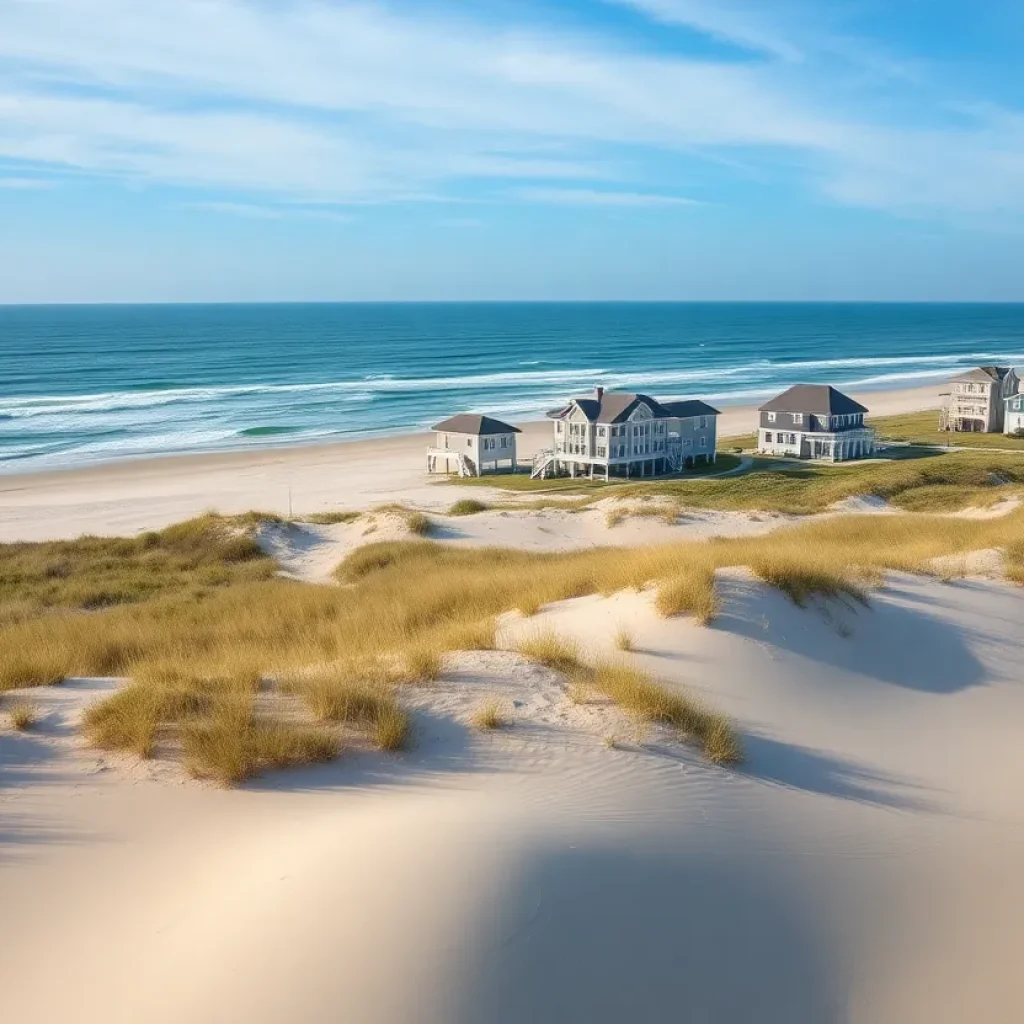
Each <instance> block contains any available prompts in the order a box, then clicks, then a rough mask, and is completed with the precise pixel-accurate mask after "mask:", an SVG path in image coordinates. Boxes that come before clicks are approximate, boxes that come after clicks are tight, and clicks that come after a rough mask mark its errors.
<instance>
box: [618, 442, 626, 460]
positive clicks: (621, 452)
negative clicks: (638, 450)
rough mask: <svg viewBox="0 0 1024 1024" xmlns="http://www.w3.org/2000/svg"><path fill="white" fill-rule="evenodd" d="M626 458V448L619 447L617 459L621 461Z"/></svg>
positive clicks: (622, 445)
mask: <svg viewBox="0 0 1024 1024" xmlns="http://www.w3.org/2000/svg"><path fill="white" fill-rule="evenodd" d="M625 457H626V446H625V445H624V444H620V445H619V458H620V459H623V458H625Z"/></svg>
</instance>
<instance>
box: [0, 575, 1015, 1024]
mask: <svg viewBox="0 0 1024 1024" xmlns="http://www.w3.org/2000/svg"><path fill="white" fill-rule="evenodd" d="M721 589H722V597H723V613H722V615H721V617H720V618H719V619H718V620H717V621H716V622H715V623H714V625H713V626H712V627H710V628H706V629H702V628H700V627H697V626H695V625H693V624H692V623H690V622H689V621H686V620H663V619H660V618H658V617H657V616H656V615H655V613H654V611H653V608H652V606H651V595H650V594H647V593H641V594H620V595H617V596H615V597H612V598H584V599H580V600H576V601H569V602H564V603H562V604H559V605H555V606H552V607H550V608H547V609H544V610H543V611H542V612H541V613H540V614H539V615H538V616H536V617H534V618H531V619H522V618H520V617H518V616H514V615H513V616H509V617H507V618H506V620H505V621H504V623H503V627H502V633H503V637H504V639H505V641H506V642H509V643H511V642H513V641H514V639H515V637H516V636H518V635H521V634H522V633H524V632H529V631H532V630H536V629H538V628H547V627H553V628H556V629H558V630H559V631H562V632H564V633H567V634H569V635H573V636H576V637H578V638H579V639H580V640H581V641H583V642H584V643H585V644H586V645H587V648H588V649H589V650H591V651H593V652H595V653H611V645H610V641H609V637H610V636H611V635H612V633H613V632H614V630H615V629H616V628H617V627H618V626H620V625H623V626H627V627H628V628H629V630H630V631H631V632H632V634H633V635H634V637H635V640H636V645H637V649H638V653H637V654H635V655H633V656H632V657H635V658H636V659H637V660H638V661H639V662H640V663H641V664H643V665H644V666H645V667H646V668H648V669H649V670H650V671H652V672H653V673H654V674H655V675H656V676H658V678H660V679H661V680H663V681H664V682H665V683H666V684H669V685H686V686H688V687H690V688H691V689H692V690H694V691H696V692H698V693H700V694H703V695H705V696H706V697H707V699H708V700H709V701H711V702H713V703H714V704H715V705H716V706H718V707H720V708H721V709H722V710H724V711H726V712H728V713H729V714H731V715H732V716H733V717H734V718H735V720H736V721H737V723H738V725H739V727H740V728H741V730H742V731H743V733H744V736H745V743H746V746H747V750H748V754H749V762H748V764H747V765H746V766H745V767H744V768H743V769H742V770H741V771H738V772H736V771H726V770H723V769H718V768H714V767H709V766H708V765H707V764H706V763H704V762H703V761H702V760H701V759H700V758H699V756H698V755H697V754H696V753H695V752H693V751H692V750H691V749H690V748H688V747H686V746H683V745H680V744H678V743H677V742H675V741H674V740H672V739H671V738H669V737H668V736H666V735H663V734H661V733H659V732H658V731H656V730H648V731H647V732H646V733H641V732H638V731H637V730H636V727H635V726H633V725H632V724H631V723H629V722H627V721H626V720H624V719H623V718H621V716H620V715H619V713H618V712H617V711H616V710H615V709H614V708H608V707H606V706H604V705H601V704H594V705H583V706H578V705H572V704H571V703H570V702H568V700H567V699H566V697H565V694H564V689H563V687H562V684H561V682H560V680H559V679H558V677H557V676H555V675H553V674H552V673H550V672H548V671H547V670H544V669H541V668H538V667H535V666H531V665H528V664H526V663H524V662H523V661H522V660H521V659H520V658H519V657H518V656H517V655H513V654H507V653H502V652H495V653H489V654H475V655H460V656H457V657H455V658H453V659H452V661H451V662H450V664H449V665H448V668H447V669H446V672H445V677H444V679H442V681H441V682H440V683H439V684H438V685H437V687H436V689H430V690H417V691H414V692H412V693H410V695H409V698H408V699H409V700H410V702H411V704H412V705H413V707H414V712H415V721H416V733H417V740H418V742H417V745H416V747H415V749H414V750H412V751H410V752H409V753H407V754H405V755H402V756H400V757H388V756H383V755H371V754H360V755H352V756H349V757H347V758H343V759H342V760H340V761H339V762H337V763H335V764H331V765H327V766H323V767H321V768H317V769H310V770H303V771H298V772H288V773H283V774H280V775H275V776H273V777H270V778H267V779H264V780H262V781H260V782H258V783H255V784H251V785H248V786H245V787H242V788H240V789H238V790H233V791H224V790H218V789H215V788H211V787H208V786H204V785H199V784H196V783H191V782H190V783H187V784H186V783H183V782H182V781H181V780H180V777H177V776H174V775H173V774H171V773H166V774H161V773H160V771H159V770H158V768H157V769H154V768H150V769H147V770H146V771H132V770H126V768H125V766H124V764H122V763H120V762H115V761H112V760H109V759H108V758H106V757H105V756H102V755H97V754H96V752H94V751H89V750H87V749H86V748H84V747H82V746H81V743H80V740H78V739H77V737H76V735H75V733H74V731H73V725H74V721H75V717H76V715H77V714H79V713H80V710H81V707H82V706H83V704H84V703H85V702H86V701H87V700H88V699H90V698H91V697H92V696H94V695H95V694H96V693H97V692H99V691H100V690H102V689H103V688H105V687H109V686H111V685H114V684H113V683H111V682H109V681H108V682H100V683H95V682H76V683H71V684H67V685H65V686H64V687H58V688H54V689H52V690H47V691H45V692H42V693H39V694H35V695H33V699H36V700H37V701H39V703H40V705H41V707H42V710H43V711H44V718H43V721H42V723H41V724H40V726H39V728H38V730H37V731H34V732H31V733H28V734H24V735H21V734H14V733H12V732H10V731H3V732H0V822H2V823H0V907H2V911H3V912H2V914H0V948H2V949H3V951H4V953H3V956H2V957H0V990H2V992H3V1004H4V1009H5V1018H8V1017H9V1019H10V1020H12V1021H18V1022H26V1024H35V1022H47V1024H49V1022H52V1021H55V1020H74V1021H82V1022H84V1024H92V1022H97V1024H121V1022H129V1021H130V1022H137V1021H139V1020H146V1021H151V1022H157V1024H179V1022H186V1021H187V1022H190V1024H206V1022H210V1024H213V1022H218V1024H219V1022H223V1021H234V1020H239V1021H247V1022H251V1024H284V1022H292V1021H304V1020H346V1021H359V1022H360V1024H377V1022H380V1024H401V1022H413V1021H415V1022H418V1024H419V1022H438V1024H479V1022H481V1021H488V1022H497V1024H513V1022H516V1024H519V1022H524V1021H530V1022H542V1024H543V1022H548V1021H550V1022H555V1021H559V1022H563V1021H581V1022H582V1021H586V1022H597V1024H603V1022H617V1024H618V1022H621V1021H624V1020H631V1021H656V1020H657V1021H661V1020H669V1019H671V1020H688V1021H701V1022H704V1021H708V1022H730V1024H731V1022H734V1021H751V1020H756V1021H758V1022H779V1024H802V1022H807V1024H830V1022H836V1024H838V1022H841V1021H842V1022H846V1021H851V1022H855V1024H888V1022H893V1024H896V1022H899V1024H947V1022H948V1024H953V1022H956V1024H961V1022H963V1021H965V1020H985V1021H1006V1022H1010V1021H1013V1020H1015V1019H1016V1014H1017V1008H1018V1007H1019V1006H1020V1005H1022V1003H1024V981H1022V980H1021V977H1020V972H1019V969H1018V966H1017V965H1018V964H1019V960H1020V957H1021V955H1022V954H1024V942H1022V937H1021V935H1022V933H1021V930H1020V927H1019V920H1020V910H1021V908H1022V907H1024V880H1022V874H1021V872H1020V864H1021V863H1022V862H1024V828H1022V825H1024V814H1022V805H1021V801H1020V793H1021V792H1022V790H1024V753H1022V748H1021V744H1020V739H1019V736H1020V725H1019V723H1020V721H1021V720H1022V717H1024V675H1022V672H1021V669H1020V665H1021V659H1020V623H1021V622H1022V621H1024V591H1021V590H1019V589H1014V588H1010V587H1007V586H1004V585H1002V584H998V583H993V582H970V583H965V582H958V583H953V584H942V583H939V582H937V581H934V580H922V579H916V578H912V577H904V576H895V577H892V578H891V579H890V580H889V582H888V583H887V585H886V587H885V588H884V590H882V591H881V592H879V593H877V594H876V595H875V596H874V598H873V602H872V607H871V608H870V609H862V608H857V609H854V608H837V607H836V606H830V607H829V608H811V609H808V610H805V611H804V610H800V609H797V608H796V607H794V606H793V605H792V604H790V603H789V602H788V601H787V600H786V599H785V598H783V597H782V596H781V595H779V594H777V593H776V592H774V591H771V590H768V589H766V588H765V587H764V586H763V585H762V584H760V583H758V582H756V581H754V580H752V579H751V578H749V577H748V576H746V575H745V574H744V573H742V572H730V573H728V574H725V575H724V576H723V578H722V580H721ZM620 656H623V657H625V655H620ZM492 695H493V696H497V697H498V698H499V699H500V700H501V701H502V702H503V704H504V706H505V707H506V708H507V710H508V713H509V715H510V716H511V717H512V719H513V723H514V724H513V725H512V726H511V727H510V728H507V729H503V730H500V731H497V732H490V733H480V732H477V731H475V730H473V729H472V728H471V727H470V726H469V725H468V724H467V723H468V719H469V717H470V715H471V713H472V710H473V708H474V707H475V706H476V705H477V704H478V703H479V702H480V701H481V700H485V699H488V698H490V697H491V696H492ZM609 732H613V733H617V734H618V736H619V740H620V743H619V745H618V746H616V747H614V748H609V747H608V746H606V744H605V742H604V737H605V736H606V735H607V734H608V733H609Z"/></svg>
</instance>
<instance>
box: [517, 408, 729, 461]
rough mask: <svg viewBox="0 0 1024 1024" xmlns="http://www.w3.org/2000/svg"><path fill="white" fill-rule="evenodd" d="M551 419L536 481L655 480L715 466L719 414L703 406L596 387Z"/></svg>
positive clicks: (558, 409) (550, 413) (561, 409)
mask: <svg viewBox="0 0 1024 1024" xmlns="http://www.w3.org/2000/svg"><path fill="white" fill-rule="evenodd" d="M548 417H549V418H550V419H551V420H552V421H553V424H552V433H553V438H552V441H553V443H552V446H551V447H550V448H547V449H544V450H543V451H541V452H539V453H538V455H537V456H536V458H535V459H534V468H533V476H535V477H544V476H551V475H557V474H560V473H567V474H569V475H570V476H588V477H590V478H591V479H594V478H597V479H604V480H608V479H609V478H610V477H611V476H626V477H630V476H655V475H658V474H661V473H674V472H678V471H679V470H681V469H683V468H684V467H687V466H693V465H694V464H695V463H697V462H714V461H715V443H716V441H717V421H718V410H717V409H713V408H712V407H711V406H710V405H707V404H706V403H705V402H700V401H696V400H689V401H682V402H659V401H657V399H654V398H651V397H650V396H649V395H641V394H635V393H632V392H620V391H605V390H604V388H595V389H594V391H593V393H592V394H589V395H585V396H583V397H580V398H571V399H569V401H568V402H567V403H566V404H565V405H564V406H560V407H559V408H557V409H552V410H551V411H550V412H549V413H548Z"/></svg>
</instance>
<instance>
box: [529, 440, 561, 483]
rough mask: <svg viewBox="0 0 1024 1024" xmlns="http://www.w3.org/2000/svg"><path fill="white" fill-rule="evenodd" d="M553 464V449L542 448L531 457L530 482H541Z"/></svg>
mask: <svg viewBox="0 0 1024 1024" xmlns="http://www.w3.org/2000/svg"><path fill="white" fill-rule="evenodd" d="M554 462H555V450H554V448H544V449H542V450H541V451H539V452H537V454H536V455H535V456H534V457H533V471H532V472H531V473H530V479H531V480H538V479H540V480H543V479H544V478H545V477H546V476H547V475H548V470H549V469H551V468H552V466H553V465H554Z"/></svg>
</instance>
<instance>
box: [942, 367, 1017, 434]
mask: <svg viewBox="0 0 1024 1024" xmlns="http://www.w3.org/2000/svg"><path fill="white" fill-rule="evenodd" d="M949 385H950V392H949V394H946V395H943V396H942V399H943V401H942V409H941V411H940V412H939V429H940V430H950V431H957V432H961V433H963V432H967V433H978V434H998V433H999V432H1001V431H1002V430H1003V429H1004V423H1005V413H1006V411H1007V408H1008V406H1007V402H1008V400H1009V399H1011V398H1013V396H1014V395H1016V394H1017V392H1018V391H1020V379H1019V378H1018V377H1017V372H1016V370H1014V369H1013V367H1012V366H975V367H974V368H973V369H970V370H964V372H963V373H958V374H957V375H956V376H955V377H953V378H952V379H951V380H950V382H949ZM1007 433H1009V431H1007Z"/></svg>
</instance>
